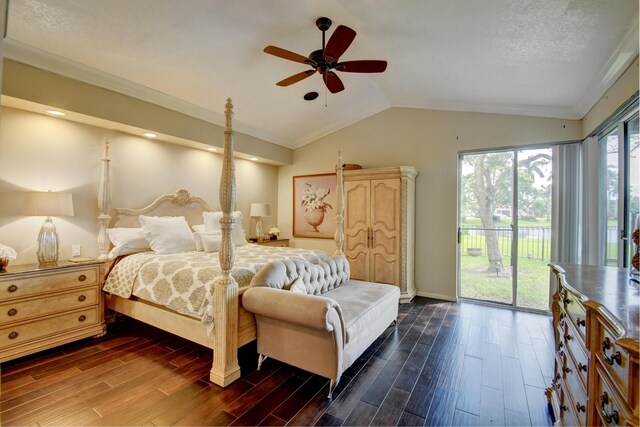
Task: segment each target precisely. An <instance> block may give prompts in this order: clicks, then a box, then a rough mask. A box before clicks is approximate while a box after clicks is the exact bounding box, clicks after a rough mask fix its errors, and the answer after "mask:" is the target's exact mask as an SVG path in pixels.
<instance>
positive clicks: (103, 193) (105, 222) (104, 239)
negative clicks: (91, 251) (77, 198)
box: [98, 136, 111, 260]
mask: <svg viewBox="0 0 640 427" xmlns="http://www.w3.org/2000/svg"><path fill="white" fill-rule="evenodd" d="M102 144H103V146H104V155H103V156H102V175H101V176H100V188H99V189H98V207H99V208H100V215H99V216H98V224H99V225H100V230H99V231H98V251H99V252H100V255H98V259H100V260H105V259H107V254H108V253H109V236H107V228H108V227H109V222H110V221H111V215H109V211H110V209H111V184H110V178H109V162H110V161H111V160H109V138H108V137H106V136H105V137H104V140H103V141H102Z"/></svg>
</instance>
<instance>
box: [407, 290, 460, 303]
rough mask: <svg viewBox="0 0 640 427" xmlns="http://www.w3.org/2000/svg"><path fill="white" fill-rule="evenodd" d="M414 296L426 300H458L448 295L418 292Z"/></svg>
mask: <svg viewBox="0 0 640 427" xmlns="http://www.w3.org/2000/svg"><path fill="white" fill-rule="evenodd" d="M416 295H417V296H419V297H427V298H434V299H441V300H445V301H452V302H458V298H456V297H452V296H450V295H442V294H435V293H433V292H421V291H418V292H416Z"/></svg>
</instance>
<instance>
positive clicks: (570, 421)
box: [560, 387, 578, 426]
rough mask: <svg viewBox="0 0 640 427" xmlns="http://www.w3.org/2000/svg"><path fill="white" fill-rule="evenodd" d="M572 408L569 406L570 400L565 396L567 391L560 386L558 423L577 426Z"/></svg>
mask: <svg viewBox="0 0 640 427" xmlns="http://www.w3.org/2000/svg"><path fill="white" fill-rule="evenodd" d="M573 409H574V408H572V407H571V400H570V399H569V397H568V396H567V391H566V390H565V389H564V388H563V387H561V390H560V425H562V426H577V425H578V421H577V418H576V416H575V412H574V410H573Z"/></svg>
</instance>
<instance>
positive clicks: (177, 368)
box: [0, 298, 553, 426]
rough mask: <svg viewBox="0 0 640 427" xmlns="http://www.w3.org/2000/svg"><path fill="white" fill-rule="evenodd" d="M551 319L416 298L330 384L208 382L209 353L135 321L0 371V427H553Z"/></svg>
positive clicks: (249, 373)
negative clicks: (330, 393) (547, 391)
mask: <svg viewBox="0 0 640 427" xmlns="http://www.w3.org/2000/svg"><path fill="white" fill-rule="evenodd" d="M552 360H553V335H552V326H551V320H550V317H548V316H542V315H536V314H530V313H523V312H514V311H511V310H507V309H499V308H493V307H486V306H481V305H474V304H469V303H460V304H455V303H450V302H443V301H436V300H432V299H428V298H416V299H415V300H414V301H413V302H412V303H411V304H405V305H401V306H400V316H399V322H398V325H397V327H395V328H394V327H389V328H388V329H387V330H386V331H385V332H384V334H383V335H382V336H381V337H380V338H379V339H378V340H377V341H376V342H375V343H374V344H373V345H372V346H371V347H370V348H369V349H368V350H367V351H366V352H365V353H364V354H363V355H362V357H360V358H359V359H358V360H357V361H356V362H355V363H354V365H353V366H352V367H351V368H349V369H348V370H347V371H346V372H345V373H344V375H343V377H342V380H341V381H340V384H339V385H338V387H337V389H336V392H335V393H334V397H333V400H328V399H327V398H326V395H327V384H328V380H326V379H324V378H321V377H318V376H317V375H312V374H310V373H308V372H305V371H302V370H300V369H296V368H294V367H291V366H289V365H285V364H283V363H280V362H277V361H275V360H271V359H267V361H266V362H265V363H264V365H263V368H262V369H261V370H260V371H256V370H255V367H256V355H255V345H251V344H250V345H248V346H245V347H244V348H243V349H242V352H241V367H242V369H243V377H242V378H241V379H240V380H238V381H237V382H235V383H234V384H233V385H231V386H230V387H228V388H226V389H222V388H220V387H218V386H215V385H213V384H211V383H209V382H208V377H209V369H210V364H211V351H210V350H207V349H206V348H203V347H200V346H198V345H196V344H193V343H190V342H188V341H185V340H183V339H181V338H177V337H175V336H172V335H169V334H167V333H165V332H162V331H159V330H157V329H154V328H151V327H148V326H146V325H142V324H140V323H137V322H134V321H132V320H125V321H123V322H118V323H116V324H115V325H112V326H111V327H110V330H109V333H108V334H107V335H106V336H105V337H103V338H100V339H95V340H91V339H90V340H83V341H80V342H77V343H74V344H71V345H67V346H64V347H59V348H57V349H53V350H50V351H47V352H43V353H39V354H37V355H33V356H29V357H26V358H23V359H20V360H17V361H13V362H8V363H4V364H2V366H1V371H2V375H1V389H0V390H1V397H0V417H1V423H2V425H36V424H37V425H174V424H176V425H272V426H277V425H278V426H279V425H285V424H287V425H411V426H414V425H484V426H488V425H491V426H493V425H495V426H504V425H508V426H510V425H534V426H537V425H551V424H552V418H551V415H550V412H549V409H548V406H547V402H546V397H545V395H544V387H545V386H546V385H548V384H550V383H551V376H552V375H553V372H552V370H553V363H552Z"/></svg>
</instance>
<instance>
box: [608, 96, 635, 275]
mask: <svg viewBox="0 0 640 427" xmlns="http://www.w3.org/2000/svg"><path fill="white" fill-rule="evenodd" d="M631 110H632V112H631V113H629V114H627V115H626V116H624V117H622V118H621V119H619V120H616V121H615V122H613V123H609V126H608V127H606V128H605V129H604V131H603V132H601V133H599V134H598V141H599V145H600V153H601V155H600V174H599V177H600V207H601V215H600V218H601V220H600V221H601V225H600V229H601V234H602V239H601V241H602V244H603V246H604V247H603V248H602V249H603V251H602V253H604V259H603V260H602V261H603V264H604V265H611V266H619V267H628V266H629V265H630V262H631V254H632V245H633V243H632V242H631V239H630V237H631V233H632V230H633V229H634V227H633V226H632V222H634V223H635V222H636V221H637V217H638V212H639V211H640V171H639V168H640V159H639V157H640V156H639V154H640V148H639V145H640V138H639V135H638V112H637V103H636V107H635V108H632V109H631Z"/></svg>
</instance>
